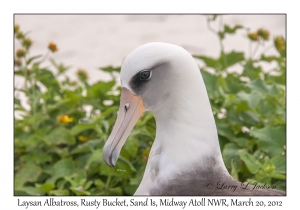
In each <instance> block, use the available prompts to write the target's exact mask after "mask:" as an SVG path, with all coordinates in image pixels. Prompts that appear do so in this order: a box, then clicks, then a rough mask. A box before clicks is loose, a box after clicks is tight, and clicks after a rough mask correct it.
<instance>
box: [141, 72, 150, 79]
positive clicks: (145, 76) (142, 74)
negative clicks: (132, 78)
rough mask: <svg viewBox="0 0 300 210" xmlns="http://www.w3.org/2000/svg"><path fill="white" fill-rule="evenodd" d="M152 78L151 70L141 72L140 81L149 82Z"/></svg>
mask: <svg viewBox="0 0 300 210" xmlns="http://www.w3.org/2000/svg"><path fill="white" fill-rule="evenodd" d="M150 76H151V72H150V71H149V70H143V71H141V72H140V80H148V79H149V78H150Z"/></svg>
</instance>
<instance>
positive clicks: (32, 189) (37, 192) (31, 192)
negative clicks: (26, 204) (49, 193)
mask: <svg viewBox="0 0 300 210" xmlns="http://www.w3.org/2000/svg"><path fill="white" fill-rule="evenodd" d="M18 191H21V192H24V194H25V195H45V193H44V192H43V191H41V190H39V189H37V188H35V187H29V186H28V187H27V186H26V187H21V188H20V189H18Z"/></svg>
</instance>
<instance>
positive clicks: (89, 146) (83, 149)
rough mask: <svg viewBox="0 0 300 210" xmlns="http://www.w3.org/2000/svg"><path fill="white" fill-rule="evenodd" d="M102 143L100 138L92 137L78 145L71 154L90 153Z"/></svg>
mask: <svg viewBox="0 0 300 210" xmlns="http://www.w3.org/2000/svg"><path fill="white" fill-rule="evenodd" d="M100 143H101V140H100V139H91V140H89V141H88V142H85V143H83V144H80V145H77V146H76V147H75V148H74V149H73V150H72V151H71V154H82V153H90V152H91V151H93V150H94V148H95V147H96V146H97V145H98V144H100Z"/></svg>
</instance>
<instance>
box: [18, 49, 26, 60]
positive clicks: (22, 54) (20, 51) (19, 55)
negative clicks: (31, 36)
mask: <svg viewBox="0 0 300 210" xmlns="http://www.w3.org/2000/svg"><path fill="white" fill-rule="evenodd" d="M25 54H26V52H25V51H24V50H22V49H18V50H17V52H16V55H17V57H18V58H22V57H24V56H25Z"/></svg>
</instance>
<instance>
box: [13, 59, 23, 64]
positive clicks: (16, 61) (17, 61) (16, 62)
mask: <svg viewBox="0 0 300 210" xmlns="http://www.w3.org/2000/svg"><path fill="white" fill-rule="evenodd" d="M14 64H15V66H21V65H22V62H21V61H20V60H19V59H15V60H14Z"/></svg>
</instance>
